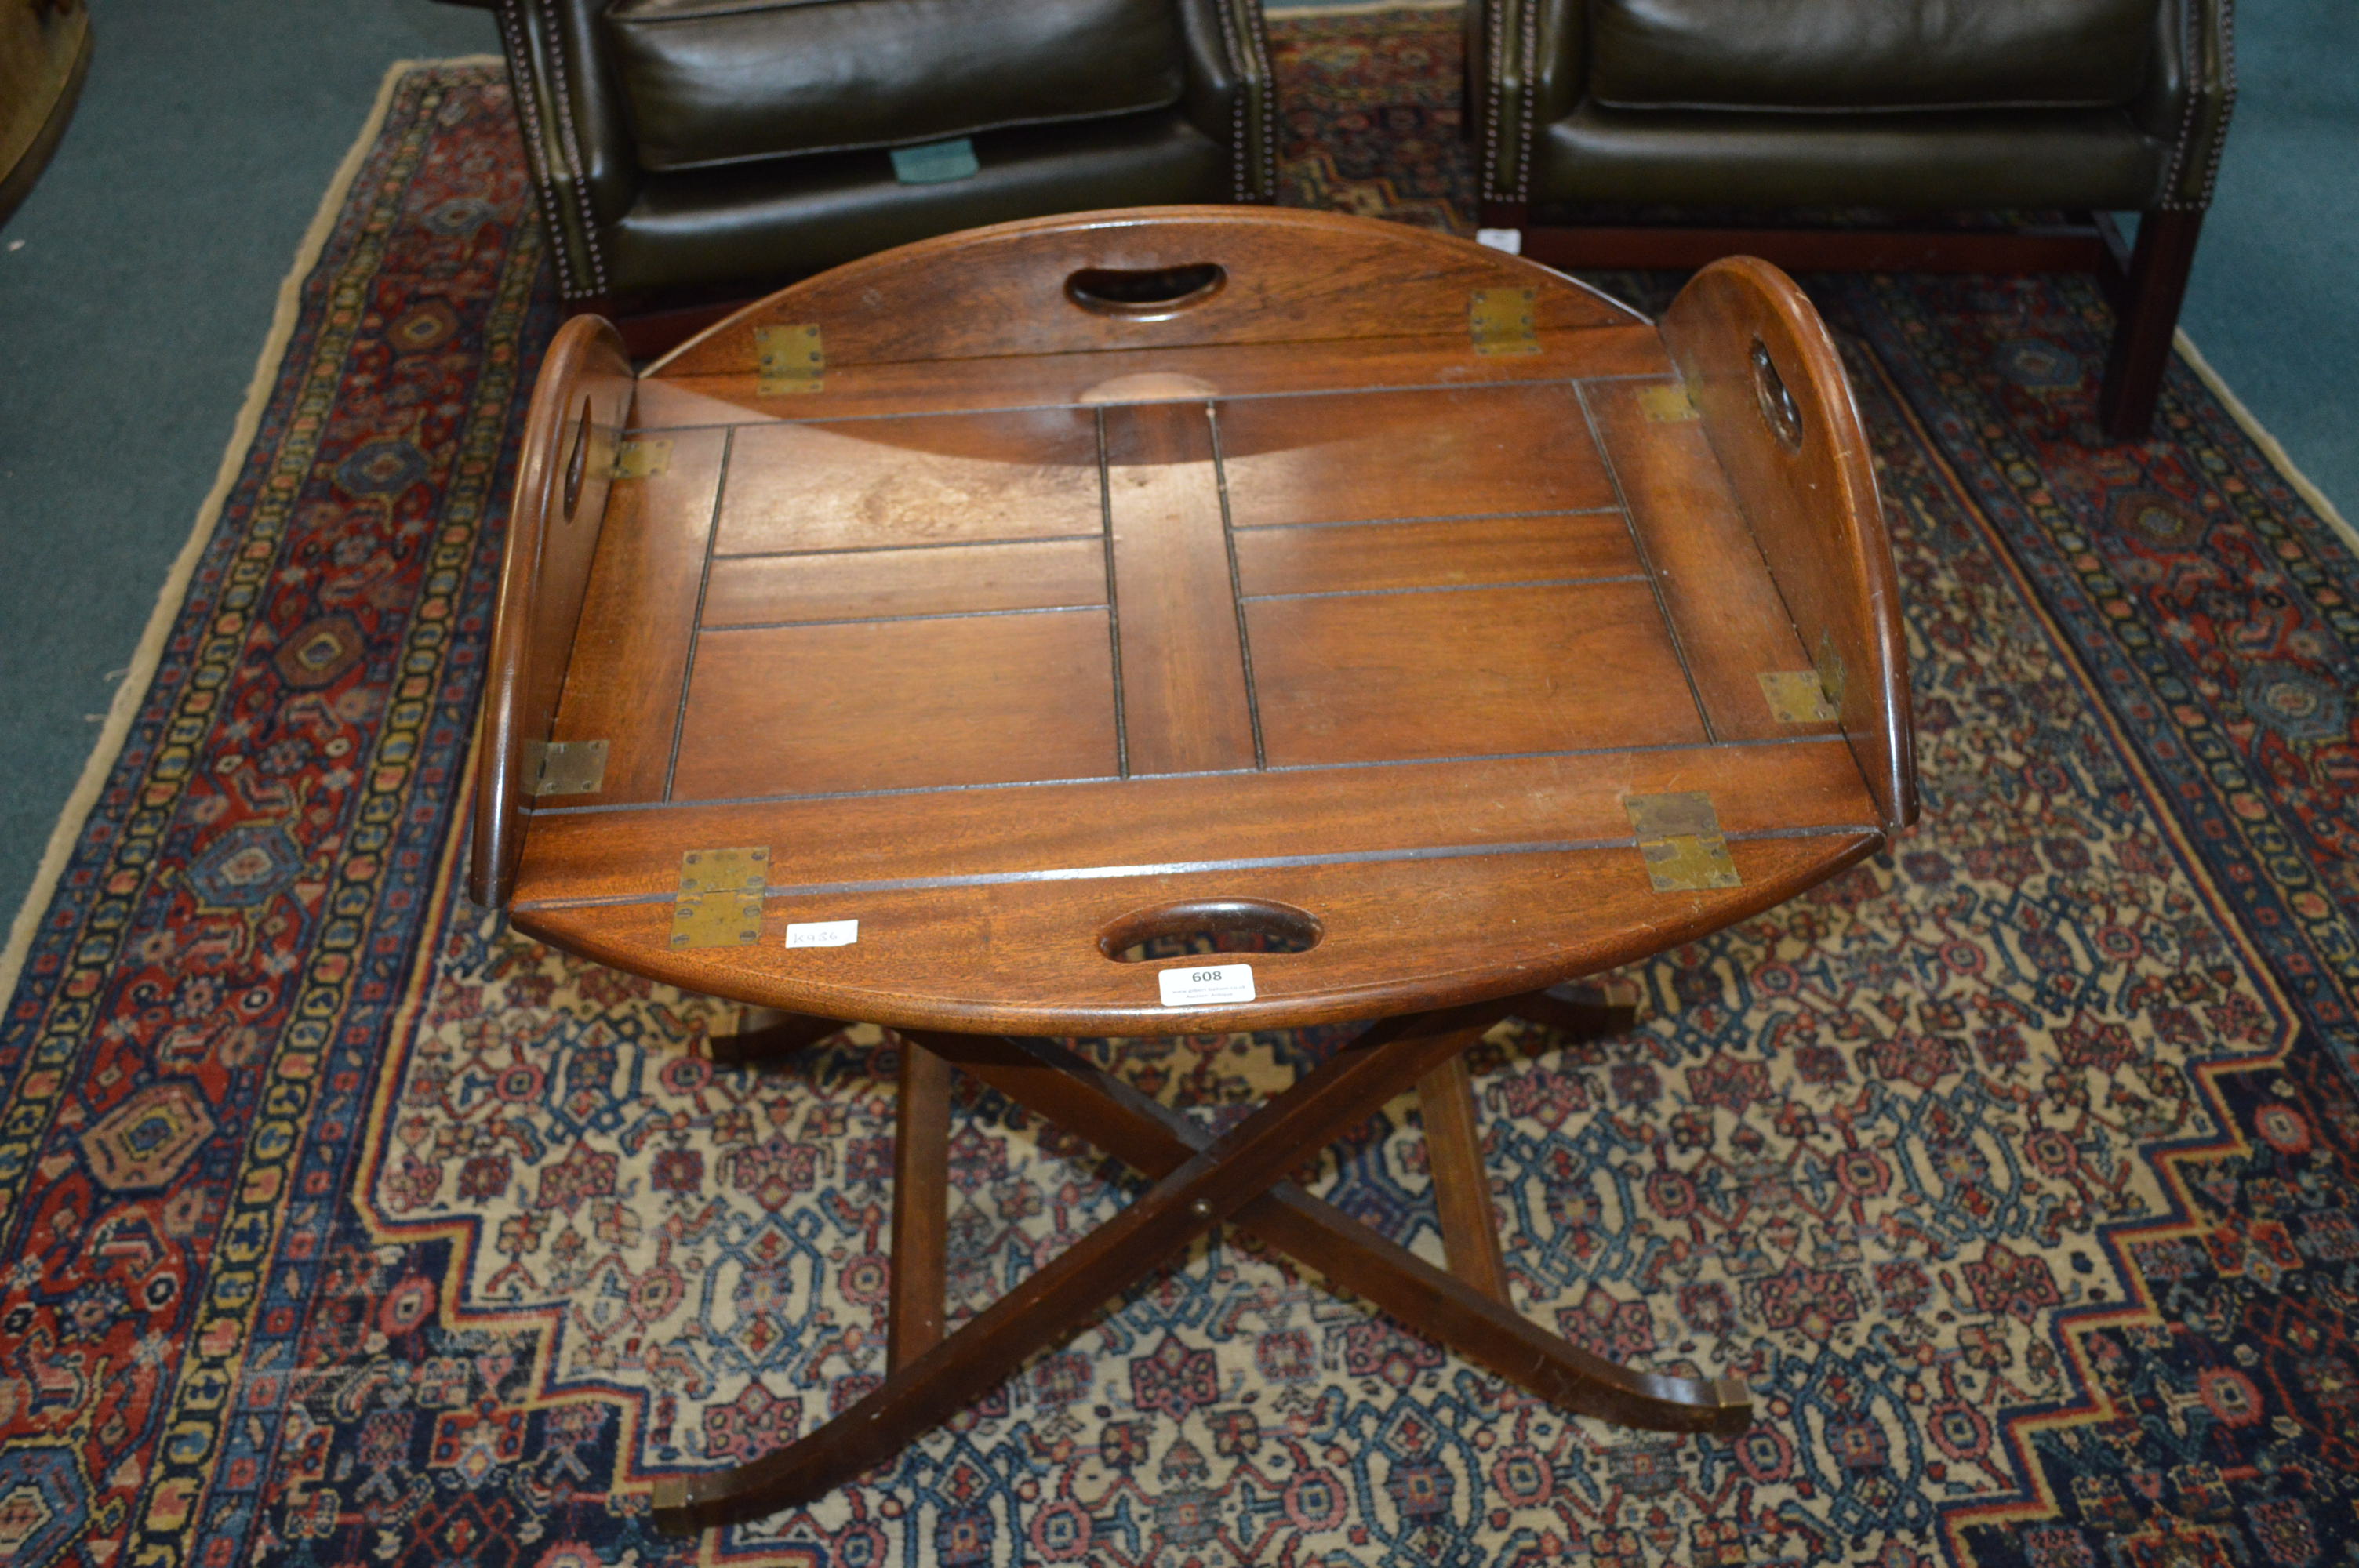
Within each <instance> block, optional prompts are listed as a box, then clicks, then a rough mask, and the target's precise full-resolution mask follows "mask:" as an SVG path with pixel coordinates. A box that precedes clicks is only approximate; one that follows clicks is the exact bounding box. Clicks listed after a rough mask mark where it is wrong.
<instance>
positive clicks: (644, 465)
mask: <svg viewBox="0 0 2359 1568" xmlns="http://www.w3.org/2000/svg"><path fill="white" fill-rule="evenodd" d="M669 467H671V443H670V442H669V441H623V442H619V443H617V444H616V446H615V448H614V477H615V478H616V479H653V478H655V477H656V475H658V474H659V473H661V472H663V471H664V470H666V469H668V468H669Z"/></svg>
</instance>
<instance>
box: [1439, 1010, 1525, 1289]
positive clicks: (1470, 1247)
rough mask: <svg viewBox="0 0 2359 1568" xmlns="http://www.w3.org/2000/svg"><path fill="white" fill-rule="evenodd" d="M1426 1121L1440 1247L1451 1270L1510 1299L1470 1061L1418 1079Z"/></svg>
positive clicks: (1452, 1061)
mask: <svg viewBox="0 0 2359 1568" xmlns="http://www.w3.org/2000/svg"><path fill="white" fill-rule="evenodd" d="M1417 1102H1418V1109H1419V1114H1420V1116H1421V1117H1422V1118H1423V1119H1424V1122H1425V1160H1426V1166H1427V1168H1428V1169H1429V1170H1430V1171H1431V1172H1432V1173H1433V1206H1434V1207H1435V1208H1436V1209H1438V1210H1439V1211H1440V1215H1441V1247H1442V1250H1443V1252H1444V1253H1446V1254H1447V1255H1448V1257H1449V1259H1450V1271H1451V1273H1453V1274H1455V1275H1457V1276H1458V1277H1459V1278H1460V1279H1462V1280H1463V1281H1466V1282H1467V1283H1468V1284H1470V1285H1472V1286H1473V1287H1474V1289H1476V1290H1478V1291H1480V1292H1483V1293H1484V1295H1486V1296H1488V1297H1490V1298H1491V1299H1492V1300H1493V1301H1495V1302H1497V1303H1499V1304H1500V1305H1501V1306H1513V1305H1514V1304H1515V1303H1514V1301H1513V1300H1512V1299H1511V1298H1510V1297H1509V1296H1508V1294H1507V1265H1506V1260H1505V1259H1503V1258H1501V1257H1500V1256H1499V1228H1498V1226H1499V1220H1498V1216H1497V1214H1496V1213H1495V1212H1494V1211H1493V1209H1492V1207H1491V1178H1490V1177H1489V1176H1488V1175H1487V1174H1486V1173H1484V1169H1483V1128H1482V1123H1481V1122H1480V1121H1478V1120H1477V1119H1476V1118H1475V1114H1474V1082H1473V1077H1472V1076H1470V1075H1469V1074H1468V1073H1467V1071H1466V1058H1465V1057H1463V1056H1452V1057H1451V1059H1450V1060H1449V1061H1447V1062H1444V1063H1443V1064H1442V1065H1440V1066H1439V1067H1436V1068H1434V1069H1433V1071H1431V1072H1430V1073H1428V1074H1426V1076H1424V1077H1422V1078H1420V1079H1419V1080H1418V1086H1417Z"/></svg>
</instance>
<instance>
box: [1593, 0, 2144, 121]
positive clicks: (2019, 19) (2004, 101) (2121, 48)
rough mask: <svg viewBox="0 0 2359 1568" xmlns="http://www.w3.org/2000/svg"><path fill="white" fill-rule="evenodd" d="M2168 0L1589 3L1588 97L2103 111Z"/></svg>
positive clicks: (2129, 87) (1659, 102)
mask: <svg viewBox="0 0 2359 1568" xmlns="http://www.w3.org/2000/svg"><path fill="white" fill-rule="evenodd" d="M2157 4H2158V0H1589V14H1590V78H1589V88H1590V95H1591V96H1592V97H1593V98H1595V99H1596V100H1597V101H1598V102H1600V103H1605V104H1608V105H1612V106H1615V107H1621V108H1632V109H1651V108H1694V109H1755V110H1787V111H1792V112H1796V113H1803V114H1810V113H1818V114H1831V113H1843V112H1883V111H1889V110H1905V109H1975V108H2027V107H2033V106H2038V107H2057V108H2103V107H2112V106H2115V105H2120V104H2126V103H2129V102H2131V100H2133V99H2134V98H2135V97H2136V95H2137V92H2138V90H2139V88H2140V87H2141V86H2142V85H2143V84H2144V82H2145V81H2146V77H2147V58H2148V55H2149V53H2150V51H2151V49H2152V48H2153V38H2154V32H2155V10H2156V5H2157Z"/></svg>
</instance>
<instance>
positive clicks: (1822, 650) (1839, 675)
mask: <svg viewBox="0 0 2359 1568" xmlns="http://www.w3.org/2000/svg"><path fill="white" fill-rule="evenodd" d="M1819 689H1820V690H1821V691H1823V692H1825V693H1826V694H1827V703H1828V705H1829V706H1830V707H1832V708H1833V709H1834V710H1835V711H1836V712H1837V713H1841V712H1842V711H1843V654H1840V653H1838V652H1836V651H1835V634H1834V633H1832V632H1821V633H1819Z"/></svg>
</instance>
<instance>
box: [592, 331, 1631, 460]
mask: <svg viewBox="0 0 2359 1568" xmlns="http://www.w3.org/2000/svg"><path fill="white" fill-rule="evenodd" d="M1628 325H1630V326H1633V327H1636V326H1642V325H1645V323H1643V322H1637V321H1633V322H1630V323H1628ZM1590 330H1598V331H1611V330H1618V329H1614V328H1595V329H1590ZM1288 341H1296V342H1299V343H1301V344H1303V345H1304V346H1305V347H1309V346H1311V345H1314V344H1316V345H1321V346H1324V345H1328V344H1332V342H1333V341H1334V340H1332V339H1330V338H1307V339H1296V340H1288ZM1358 341H1362V342H1381V341H1387V340H1384V339H1373V338H1364V339H1360V340H1358ZM1397 341H1403V342H1411V341H1435V340H1431V339H1406V338H1405V339H1400V340H1397ZM1461 341H1463V340H1461ZM1253 346H1254V347H1256V348H1257V349H1271V348H1280V347H1283V346H1285V345H1284V344H1283V343H1256V344H1255V345H1253ZM929 363H933V364H956V363H958V361H957V360H954V359H951V360H935V361H929ZM657 379H658V381H665V382H669V380H670V378H669V377H661V376H659V377H658V378H657ZM680 379H682V380H726V379H728V378H727V377H725V376H718V377H717V376H699V377H682V378H680ZM1663 379H1665V373H1664V372H1662V371H1658V370H1647V371H1628V372H1622V373H1615V374H1613V375H1533V376H1516V375H1503V376H1499V377H1497V378H1496V379H1495V380H1491V381H1400V382H1383V383H1379V384H1376V385H1374V386H1367V385H1358V384H1351V385H1340V386H1303V387H1280V388H1277V389H1275V390H1272V391H1265V392H1220V391H1214V392H1212V393H1209V394H1207V395H1203V396H1201V397H1141V398H1135V399H1128V400H1125V399H1120V398H1116V399H1113V400H1110V401H1107V402H1103V403H1094V402H1093V403H984V404H976V405H973V406H959V407H956V408H903V409H893V410H889V411H886V412H884V413H878V414H809V415H804V416H801V417H799V418H789V417H788V416H785V415H777V414H773V415H765V416H761V417H758V418H753V419H701V420H697V421H695V422H693V423H690V424H682V425H634V426H632V427H629V428H628V429H627V430H625V432H624V434H625V435H626V436H642V435H645V436H664V435H669V434H670V433H672V432H673V431H676V430H743V429H747V428H750V427H755V426H762V425H851V424H859V423H864V422H868V421H874V420H880V419H948V418H952V417H955V416H959V415H962V414H1049V413H1062V412H1066V411H1068V410H1072V409H1081V408H1087V409H1091V410H1093V411H1096V410H1102V409H1107V408H1144V407H1149V406H1153V405H1155V404H1158V403H1264V402H1268V401H1270V400H1271V399H1274V398H1280V397H1356V396H1359V395H1362V394H1364V393H1371V392H1486V391H1491V390H1495V389H1497V388H1501V387H1510V386H1573V387H1579V386H1588V385H1595V384H1603V383H1605V382H1615V381H1661V380H1663ZM686 390H689V391H694V390H695V389H694V388H692V387H691V388H688V389H686ZM703 395H705V396H710V395H711V394H709V393H708V394H703ZM871 395H873V396H880V397H881V396H886V395H889V394H885V393H876V394H871Z"/></svg>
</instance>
